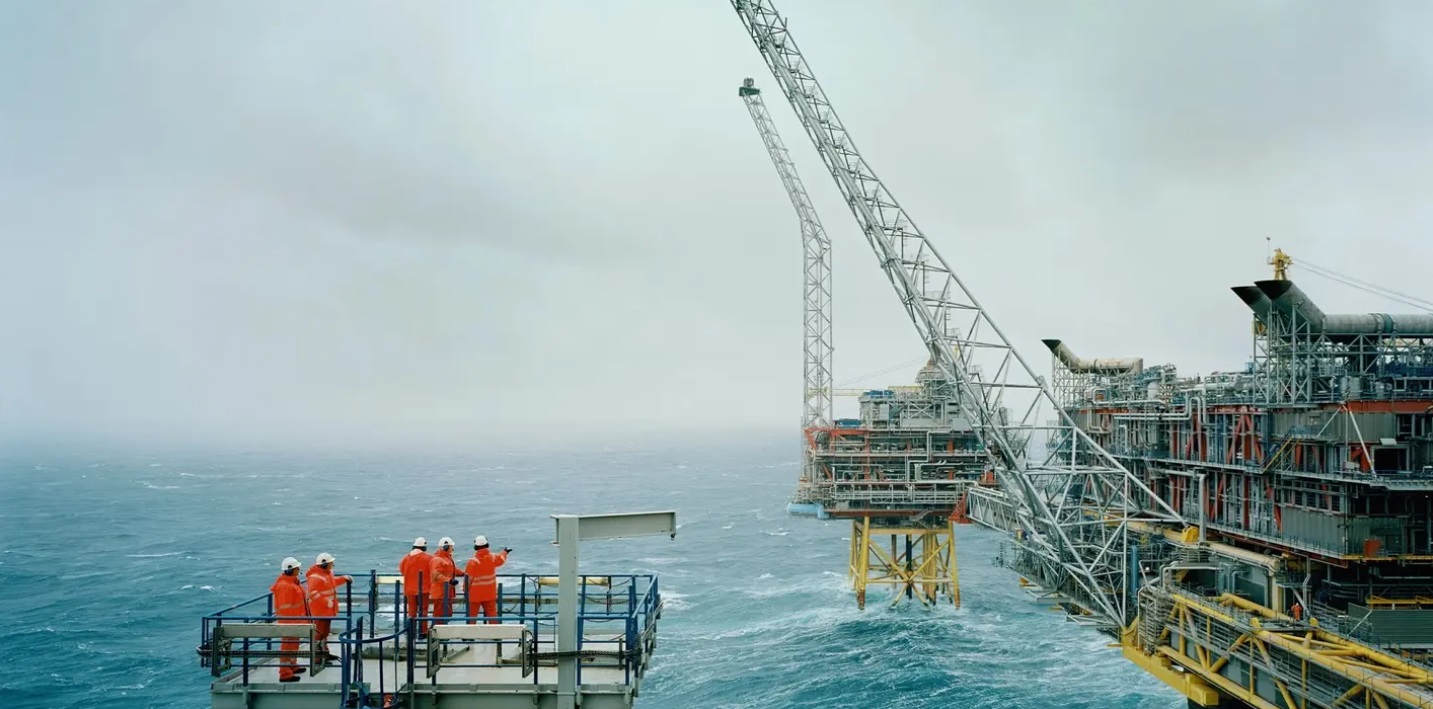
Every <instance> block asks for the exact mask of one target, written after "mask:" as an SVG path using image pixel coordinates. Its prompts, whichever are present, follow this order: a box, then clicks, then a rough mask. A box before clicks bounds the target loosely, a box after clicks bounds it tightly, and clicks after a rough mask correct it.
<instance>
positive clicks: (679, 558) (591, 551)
mask: <svg viewBox="0 0 1433 709" xmlns="http://www.w3.org/2000/svg"><path fill="white" fill-rule="evenodd" d="M798 455H799V452H798V449H797V447H796V444H795V443H793V442H792V441H791V437H790V436H782V435H767V436H741V437H736V436H733V437H730V438H729V439H727V440H713V439H711V438H707V439H703V440H700V441H691V442H686V443H684V442H681V441H667V442H663V443H661V444H650V443H645V444H636V443H633V444H626V445H620V444H612V445H599V444H590V443H584V444H576V443H574V444H572V445H568V446H558V445H553V446H545V447H536V446H534V447H531V448H527V449H523V448H521V447H513V448H511V449H508V450H501V451H500V450H496V449H488V450H479V451H475V452H465V453H435V452H431V451H429V452H424V451H412V452H385V453H373V452H368V453H353V452H334V453H313V452H306V453H292V452H285V453H280V452H265V451H240V450H196V449H194V448H189V449H186V450H184V451H178V450H175V449H161V448H154V449H139V448H134V447H118V446H109V447H95V446H88V447H85V446H40V445H33V446H26V447H15V446H10V447H9V448H7V450H5V451H3V452H0V608H3V609H4V613H3V614H0V706H4V707H7V708H9V709H18V708H27V707H49V708H56V709H58V708H64V707H101V706H103V707H106V708H107V709H126V708H129V707H134V708H136V709H138V708H140V707H146V708H148V707H173V708H179V707H183V708H185V709H200V708H202V707H207V706H208V705H209V695H208V687H209V681H210V678H209V675H208V673H207V670H205V669H203V668H201V667H200V666H199V659H198V657H197V655H196V654H195V647H196V646H197V645H198V642H199V619H200V617H201V616H202V615H204V614H206V613H210V612H213V611H216V610H219V609H221V608H224V607H226V606H228V605H231V604H233V603H236V602H239V601H241V600H245V599H248V598H251V597H253V596H256V595H259V594H262V593H264V592H266V591H267V589H268V586H269V584H270V583H271V582H272V581H273V579H274V576H275V575H276V573H277V570H278V564H279V562H280V560H282V559H283V558H284V557H286V556H295V557H298V558H299V559H300V560H301V561H302V562H303V563H304V565H305V567H307V566H308V565H309V564H311V563H312V561H313V557H314V556H315V555H316V554H318V553H319V552H325V551H326V552H329V553H332V554H334V555H335V556H336V557H337V559H338V562H337V570H338V572H339V573H351V574H359V573H366V572H367V570H368V569H370V568H375V567H376V568H378V569H380V570H382V571H387V572H392V571H393V570H394V569H395V568H396V565H397V562H398V560H399V558H400V557H401V556H402V555H403V554H404V553H405V552H406V551H407V550H408V548H409V546H410V544H411V541H412V539H413V537H415V536H419V535H422V536H425V537H427V538H428V540H429V541H430V543H436V541H437V540H438V538H440V537H443V536H450V537H452V538H453V539H454V540H456V542H457V546H458V549H459V550H466V549H468V548H470V545H471V540H472V538H473V537H474V536H475V535H478V534H484V535H487V537H488V538H489V539H490V540H492V542H493V543H494V544H495V545H497V546H510V547H512V548H513V554H512V557H511V560H510V562H509V564H508V565H507V566H506V567H505V568H504V569H503V571H504V572H538V573H554V572H555V570H556V564H557V558H556V552H555V549H554V547H553V546H552V545H551V540H552V537H553V522H552V520H551V519H550V517H549V515H551V514H553V513H590V512H614V511H638V510H662V509H672V510H676V512H677V520H678V523H679V525H680V527H679V531H678V533H677V537H676V539H675V540H672V539H668V538H665V537H662V538H643V539H634V540H613V541H606V542H589V543H585V544H584V545H583V547H582V550H581V553H582V559H581V565H582V570H583V571H587V572H591V573H629V572H637V573H646V572H650V573H656V574H658V575H659V576H660V578H661V588H662V591H663V596H664V597H665V599H666V612H665V613H664V615H663V618H662V620H661V622H660V623H659V625H658V642H657V653H656V655H655V657H654V658H653V660H652V664H651V669H650V672H649V674H648V675H647V678H646V680H645V681H644V684H643V686H642V693H641V698H640V699H639V700H638V702H637V706H638V707H639V709H687V708H696V707H700V708H701V709H738V708H748V707H749V708H752V709H756V708H758V707H760V708H762V709H766V708H769V707H812V708H817V707H820V708H822V709H827V708H831V707H890V708H892V709H896V708H911V709H914V708H917V707H931V708H935V707H942V708H943V707H1001V708H1002V709H1012V708H1017V707H1030V708H1032V709H1035V708H1043V707H1089V708H1091V709H1095V708H1099V709H1106V708H1135V707H1139V708H1147V709H1182V707H1184V705H1185V702H1184V700H1183V699H1182V698H1180V697H1179V696H1178V695H1177V694H1176V693H1175V692H1173V691H1172V690H1170V689H1168V688H1166V687H1165V686H1164V685H1162V684H1161V683H1159V682H1158V681H1157V680H1155V679H1153V678H1151V677H1149V676H1147V675H1145V674H1144V673H1143V672H1141V671H1140V670H1138V669H1137V668H1135V667H1134V666H1133V665H1131V664H1129V663H1128V662H1126V661H1124V660H1123V659H1122V658H1121V657H1120V656H1119V653H1118V650H1115V649H1110V648H1108V647H1107V639H1106V638H1105V637H1104V636H1102V635H1099V634H1097V633H1095V632H1094V631H1092V630H1089V629H1086V628H1082V627H1079V626H1076V625H1075V624H1073V623H1070V622H1067V621H1066V620H1064V618H1063V616H1062V615H1061V614H1059V613H1056V612H1052V611H1051V610H1050V609H1049V608H1048V607H1047V606H1045V605H1042V604H1039V603H1037V602H1035V601H1034V600H1032V599H1031V598H1030V597H1029V596H1027V595H1025V594H1024V593H1022V592H1020V591H1019V590H1018V587H1017V577H1016V576H1015V575H1014V574H1013V573H1012V572H1010V571H1008V570H1005V569H1001V568H998V567H995V566H993V565H992V563H991V560H992V558H993V557H994V555H995V553H996V551H997V549H998V546H999V543H1000V537H999V535H997V534H995V533H993V532H990V531H987V530H983V529H980V528H978V527H974V526H960V527H957V535H958V549H959V565H960V579H961V595H962V606H961V608H960V609H958V610H957V609H954V608H951V607H949V606H942V607H939V608H936V609H933V610H931V609H923V608H921V607H919V606H918V605H915V606H911V605H903V606H901V607H897V608H895V609H890V608H888V607H886V604H885V603H883V602H882V599H881V598H880V596H879V593H878V594H877V595H876V596H874V597H873V598H872V599H871V601H870V602H869V603H868V604H867V608H866V610H865V611H860V610H857V609H856V606H855V601H854V596H853V593H852V591H851V590H850V587H849V585H848V583H847V580H846V574H845V569H844V564H845V563H846V556H847V550H848V548H849V544H850V541H849V540H850V531H851V530H850V524H849V523H848V522H842V521H838V520H815V519H811V518H802V517H791V516H788V515H787V514H786V513H785V510H784V508H785V505H786V501H787V498H788V496H789V494H790V492H791V490H792V486H793V481H794V479H795V477H796V465H797V457H798ZM459 553H460V555H464V556H465V555H466V554H465V551H460V552H459Z"/></svg>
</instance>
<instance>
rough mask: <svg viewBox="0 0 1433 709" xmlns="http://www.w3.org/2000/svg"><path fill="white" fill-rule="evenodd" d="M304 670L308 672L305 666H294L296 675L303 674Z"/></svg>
mask: <svg viewBox="0 0 1433 709" xmlns="http://www.w3.org/2000/svg"><path fill="white" fill-rule="evenodd" d="M305 672H308V668H307V667H295V668H294V674H296V675H301V674H303V673H305Z"/></svg>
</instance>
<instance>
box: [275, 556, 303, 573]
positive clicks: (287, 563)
mask: <svg viewBox="0 0 1433 709" xmlns="http://www.w3.org/2000/svg"><path fill="white" fill-rule="evenodd" d="M279 566H280V567H281V568H283V570H284V571H288V570H290V569H297V568H298V567H299V560H298V559H295V558H293V557H292V556H291V557H288V558H287V559H284V563H282V564H279Z"/></svg>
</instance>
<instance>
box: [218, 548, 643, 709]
mask: <svg viewBox="0 0 1433 709" xmlns="http://www.w3.org/2000/svg"><path fill="white" fill-rule="evenodd" d="M363 580H366V581H367V585H368V588H367V589H366V592H354V590H353V587H354V586H355V585H357V584H358V583H362V581H363ZM498 581H499V595H498V613H499V615H498V616H497V617H494V618H475V617H473V616H472V615H469V613H470V612H471V611H472V610H474V609H475V608H476V604H473V603H469V597H468V596H469V594H468V589H467V588H466V587H459V588H457V589H454V588H453V587H445V589H444V591H445V594H444V597H443V598H442V599H440V600H441V601H444V603H442V604H440V605H439V610H441V609H443V608H445V607H446V608H448V609H450V611H451V613H452V614H451V615H440V614H434V613H433V612H432V610H433V607H432V604H431V601H430V600H429V599H428V598H426V596H427V594H426V593H425V594H421V595H420V602H421V603H422V605H423V606H424V607H423V608H422V609H421V610H419V611H418V612H417V613H414V614H410V613H409V611H408V609H407V607H406V603H405V600H406V599H405V597H404V591H403V582H402V578H401V577H398V576H387V575H380V574H378V573H377V572H370V573H369V574H368V575H367V578H366V579H363V577H361V576H360V577H358V579H355V583H352V584H348V585H347V586H346V587H345V588H346V593H345V602H344V604H343V606H342V607H341V608H340V613H339V615H338V616H337V617H336V618H333V619H332V621H333V631H335V632H336V633H337V635H336V637H334V638H331V639H329V641H328V642H329V650H330V652H335V653H336V654H337V656H338V658H339V661H338V662H339V666H338V667H337V668H333V669H337V670H338V671H339V673H340V680H339V682H338V687H336V690H337V692H338V701H339V706H345V705H346V703H347V702H349V701H351V700H357V701H359V702H360V705H364V704H363V702H367V701H368V698H370V697H377V698H379V699H380V703H381V702H382V701H386V700H387V699H388V698H391V697H393V696H394V695H396V694H398V693H401V692H404V691H407V692H412V691H413V690H414V688H415V687H416V684H417V683H419V682H421V679H425V678H427V679H430V684H434V685H436V684H437V682H438V677H437V674H438V672H440V671H441V670H442V669H447V668H512V667H514V665H515V663H514V662H513V661H512V659H513V654H511V653H509V655H508V657H507V658H504V657H503V656H502V655H503V652H504V650H505V648H506V647H516V648H517V649H518V654H519V655H520V656H521V658H522V666H521V672H522V674H521V677H522V679H521V680H518V682H519V683H521V684H528V683H530V684H532V685H537V684H540V683H542V682H544V681H546V682H548V683H552V682H555V681H556V674H555V672H554V671H553V670H555V666H556V660H557V657H558V652H557V640H556V630H557V587H556V577H554V576H538V575H533V574H501V575H499V576H498ZM579 581H580V583H579V586H578V594H579V600H578V618H577V627H578V638H577V650H578V652H579V657H585V658H587V660H588V661H579V662H578V663H577V672H578V682H579V684H580V683H581V682H582V681H583V680H582V673H583V669H584V667H588V668H593V667H601V668H604V669H612V668H620V669H621V670H622V680H621V682H622V684H624V685H628V686H630V685H631V684H632V683H633V682H634V681H635V680H636V679H638V678H640V676H641V673H642V671H643V667H644V666H645V660H646V653H647V649H648V647H649V646H650V643H651V633H653V632H654V628H655V624H656V621H657V618H658V616H659V615H660V613H661V609H662V600H661V593H660V589H659V587H658V583H657V577H656V576H654V575H645V574H623V575H602V576H593V575H588V576H584V577H582V578H581V579H579ZM420 586H421V584H420ZM454 590H457V593H453V591H454ZM355 596H356V597H357V599H358V601H357V603H356V604H355ZM316 619H317V618H314V617H312V616H304V617H300V618H285V619H284V620H299V621H304V620H316ZM278 620H279V618H278V617H276V616H275V615H274V613H273V598H272V595H271V594H264V595H262V596H257V597H255V598H252V599H249V600H247V601H244V602H242V603H239V604H236V605H234V606H230V607H229V608H225V609H224V610H222V611H219V612H217V613H214V614H211V615H208V616H205V617H204V618H203V621H202V626H201V637H200V640H201V645H200V656H201V658H202V660H201V664H202V665H203V666H205V667H209V668H210V669H211V672H212V674H213V675H214V676H216V677H218V676H220V675H221V674H222V671H223V670H224V669H227V668H230V667H232V665H230V664H228V663H229V662H232V661H239V662H241V663H242V666H241V671H240V672H238V673H237V674H233V675H230V676H229V677H227V678H226V680H225V681H228V682H233V683H236V684H241V685H243V686H245V687H248V686H250V682H251V677H250V670H251V669H252V668H255V667H258V666H260V665H264V664H266V663H271V662H273V661H274V660H273V659H272V658H277V657H280V656H282V654H283V653H282V651H275V649H274V644H275V643H279V642H281V641H280V639H278V638H253V639H247V638H246V639H244V640H243V642H242V643H240V641H239V639H237V638H236V639H234V641H233V642H234V643H235V644H236V645H239V646H238V647H230V648H228V650H227V651H226V652H224V653H223V655H224V659H223V661H221V658H220V657H219V656H218V655H219V654H220V653H219V648H216V647H215V646H214V630H215V628H217V627H219V626H221V625H224V624H235V623H274V622H276V621H278ZM465 621H466V624H469V625H472V624H475V623H478V622H484V621H485V622H486V623H491V624H502V625H506V626H521V627H522V628H523V632H522V636H521V637H520V638H515V637H512V636H511V632H509V633H503V634H502V635H503V636H501V637H495V638H482V639H467V638H464V639H443V640H442V642H443V644H444V649H445V650H446V649H448V648H449V647H451V646H457V647H458V649H462V647H464V646H471V647H480V646H484V645H492V646H494V653H493V655H492V658H491V661H488V660H487V658H483V661H478V660H477V658H479V657H482V653H479V652H476V651H474V652H471V653H468V654H467V656H466V661H465V662H452V661H449V660H447V659H444V660H441V661H440V664H439V665H438V666H436V667H434V668H429V667H428V657H429V655H428V652H427V643H426V642H424V641H425V637H426V636H424V635H423V632H422V631H423V630H424V629H425V628H430V627H432V626H435V625H447V624H453V623H464V622H465ZM486 623H485V624H486ZM606 628H611V632H610V634H609V633H601V634H600V635H595V636H594V637H591V638H589V637H587V634H588V633H589V632H594V634H595V632H596V631H598V630H603V629H606ZM303 642H305V643H307V641H306V640H305V641H303ZM504 643H506V644H507V645H504ZM310 650H311V648H310ZM448 654H449V655H450V656H451V655H455V654H457V653H448ZM298 655H299V657H298V662H299V666H304V667H306V666H307V665H306V664H304V663H306V660H305V659H303V658H304V657H305V656H306V655H307V653H305V652H304V651H303V648H301V650H300V652H299V653H298ZM609 658H610V660H611V662H604V661H603V660H605V659H609ZM253 659H258V660H260V661H259V662H253V661H251V660H253ZM505 659H506V661H505ZM394 684H397V685H399V686H393V685H394ZM503 684H509V683H507V682H503Z"/></svg>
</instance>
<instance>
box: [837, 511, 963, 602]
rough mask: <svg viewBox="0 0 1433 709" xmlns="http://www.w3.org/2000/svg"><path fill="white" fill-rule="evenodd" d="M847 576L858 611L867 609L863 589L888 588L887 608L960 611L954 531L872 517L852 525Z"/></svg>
mask: <svg viewBox="0 0 1433 709" xmlns="http://www.w3.org/2000/svg"><path fill="white" fill-rule="evenodd" d="M850 577H851V581H852V584H853V586H854V587H855V590H856V606H857V607H858V608H861V609H863V610H864V609H865V607H866V588H867V587H869V586H890V587H891V592H892V593H891V595H892V598H891V606H892V607H894V606H896V605H899V604H900V602H901V601H902V600H905V599H910V600H919V601H920V602H921V605H925V606H934V605H936V604H937V603H940V602H948V603H951V604H953V605H954V606H955V607H957V608H959V607H960V577H959V574H958V573H957V572H956V568H955V526H954V525H953V524H952V523H951V522H949V521H942V522H941V523H940V524H939V525H938V526H915V525H912V524H909V523H907V524H904V525H891V524H886V523H882V522H872V521H871V518H870V517H862V518H860V519H857V520H853V521H852V524H851V565H850Z"/></svg>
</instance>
